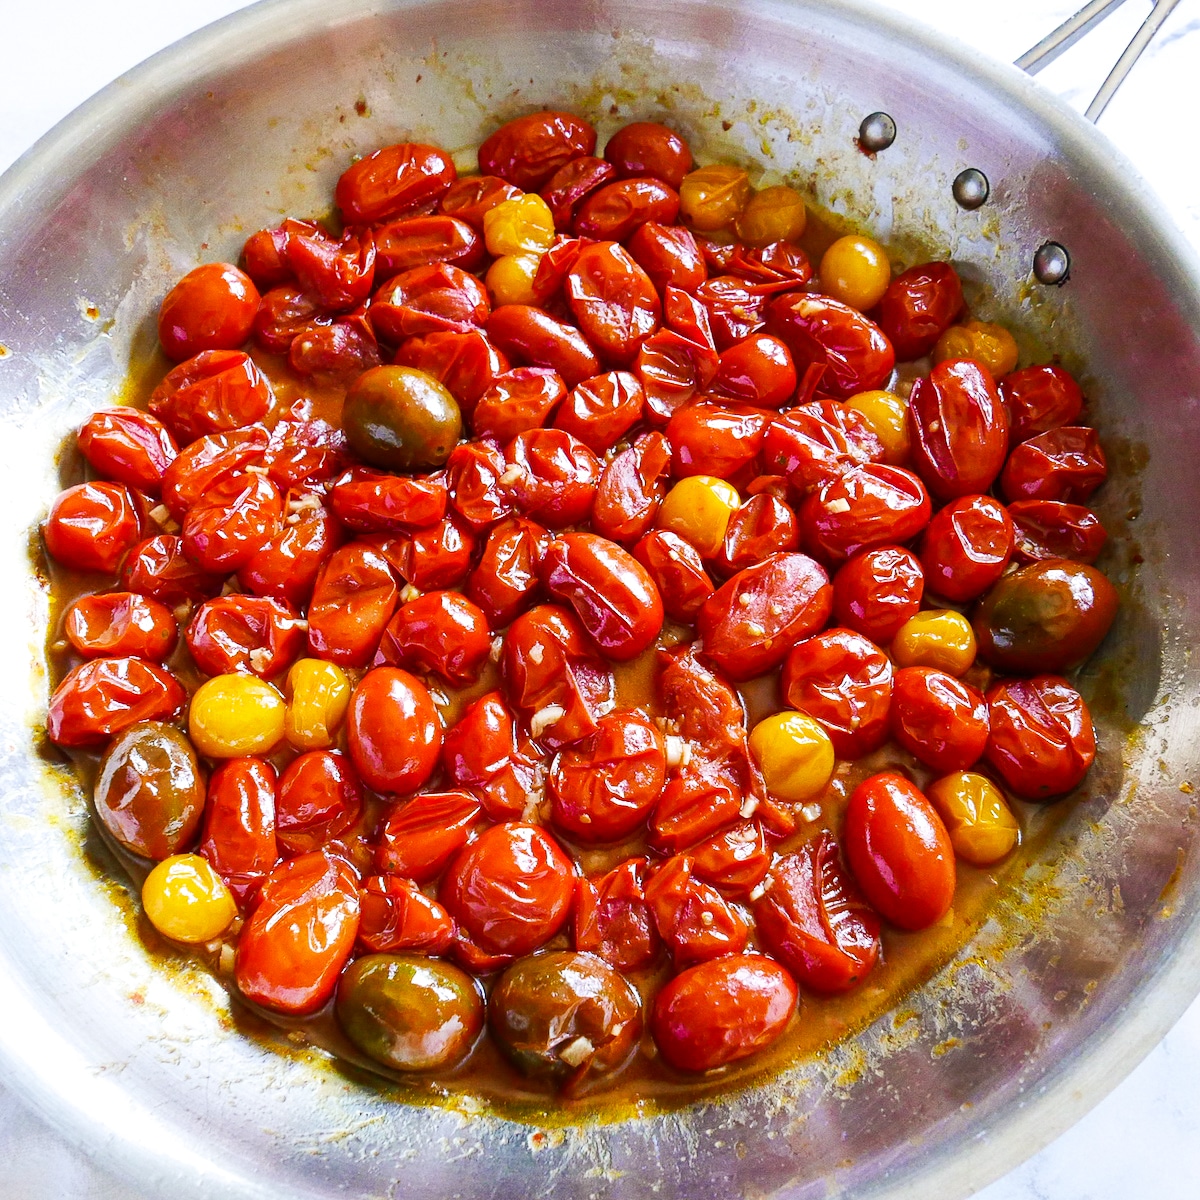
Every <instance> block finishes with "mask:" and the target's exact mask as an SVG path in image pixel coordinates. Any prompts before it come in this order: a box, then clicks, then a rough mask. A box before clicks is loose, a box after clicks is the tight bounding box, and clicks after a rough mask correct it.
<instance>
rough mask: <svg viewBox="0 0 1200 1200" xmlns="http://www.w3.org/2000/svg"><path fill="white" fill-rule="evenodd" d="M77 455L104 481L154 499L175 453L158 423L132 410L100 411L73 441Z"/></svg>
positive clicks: (171, 443)
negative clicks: (134, 490) (76, 446)
mask: <svg viewBox="0 0 1200 1200" xmlns="http://www.w3.org/2000/svg"><path fill="white" fill-rule="evenodd" d="M75 441H76V444H77V445H78V446H79V452H80V453H81V454H82V455H83V457H84V458H86V459H87V460H88V462H89V463H90V464H91V466H92V468H93V469H94V470H95V471H97V472H99V474H100V475H101V476H102V477H103V478H105V479H111V480H112V481H113V482H114V483H123V484H125V485H126V486H127V487H131V488H136V489H137V490H138V491H142V492H146V493H148V494H149V495H152V496H157V495H158V493H159V491H160V490H161V488H162V479H163V473H164V472H165V471H166V469H167V468H168V467H169V466H170V465H171V463H172V461H174V458H175V456H176V455H177V454H178V453H179V448H178V447H177V446H176V445H175V439H174V438H173V437H172V436H171V434H170V431H169V430H168V429H167V427H166V426H165V425H163V424H162V422H161V421H159V420H157V419H156V418H155V417H152V416H151V415H150V414H149V413H144V412H138V410H137V409H136V408H102V409H100V410H99V411H97V412H94V413H92V415H91V416H90V417H89V418H88V419H87V421H85V422H84V424H83V426H82V427H81V428H80V430H79V434H78V436H77V437H76V439H75Z"/></svg>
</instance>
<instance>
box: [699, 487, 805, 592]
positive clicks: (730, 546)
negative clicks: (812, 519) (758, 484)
mask: <svg viewBox="0 0 1200 1200" xmlns="http://www.w3.org/2000/svg"><path fill="white" fill-rule="evenodd" d="M799 545H800V526H799V525H798V524H797V522H796V514H795V513H794V512H792V510H791V509H790V508H788V506H787V505H786V504H784V502H783V501H782V500H780V499H778V498H777V497H775V496H772V495H770V494H768V493H765V492H764V493H762V494H761V495H758V496H751V497H750V499H749V500H747V501H746V503H745V504H743V505H742V507H741V508H739V509H736V510H735V511H734V512H732V513H730V515H729V524H728V525H726V526H725V540H724V542H722V544H721V549H720V551H719V552H718V554H717V565H718V566H719V567H720V568H721V570H722V571H724V572H725V573H726V574H728V575H732V574H734V573H735V572H736V571H741V570H744V569H745V568H746V567H752V566H754V565H755V564H756V563H759V562H762V560H763V559H764V558H767V557H768V556H770V555H772V554H777V553H780V552H786V551H789V550H795V549H796V548H797V547H798V546H799Z"/></svg>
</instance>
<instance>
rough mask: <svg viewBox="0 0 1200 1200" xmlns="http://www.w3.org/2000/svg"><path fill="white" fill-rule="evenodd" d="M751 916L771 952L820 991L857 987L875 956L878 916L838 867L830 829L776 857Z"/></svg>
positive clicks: (877, 945) (876, 951) (837, 856)
mask: <svg viewBox="0 0 1200 1200" xmlns="http://www.w3.org/2000/svg"><path fill="white" fill-rule="evenodd" d="M754 919H755V921H756V923H757V925H758V931H759V934H760V935H761V937H762V938H763V941H764V942H765V944H766V946H767V948H768V949H769V950H770V951H771V953H772V954H773V955H774V956H775V957H776V958H778V959H779V960H780V962H782V963H783V964H784V966H786V967H787V968H788V970H789V971H791V972H792V974H793V975H794V976H795V977H796V979H797V980H798V981H799V982H800V983H802V984H803V985H804V986H805V987H807V988H811V989H812V990H813V991H814V992H819V993H821V994H823V995H836V994H838V993H839V992H848V991H850V990H851V989H852V988H855V987H857V986H858V985H859V984H860V983H861V982H862V980H863V977H864V976H865V975H866V974H868V972H870V970H871V968H872V967H874V965H875V962H876V960H877V959H878V957H879V950H880V940H879V918H878V917H877V916H876V915H875V914H874V913H873V912H872V911H871V910H870V908H869V907H868V906H867V904H866V902H865V901H864V900H863V898H862V896H861V895H860V894H859V891H858V888H857V887H855V885H854V881H853V880H852V879H851V878H850V877H849V876H848V875H847V874H846V872H845V871H844V870H843V868H842V864H841V861H840V857H839V854H838V845H837V842H836V841H835V840H834V838H833V835H832V834H830V833H821V834H818V835H817V837H815V838H814V839H813V840H812V841H811V842H806V843H805V844H804V845H803V846H801V847H800V849H799V850H797V851H796V852H795V853H793V854H786V855H784V856H783V857H781V858H778V859H776V860H775V863H774V865H773V866H772V867H771V871H770V874H769V875H768V876H767V880H766V884H765V885H764V887H763V892H762V897H761V899H759V900H758V901H757V902H756V903H755V905H754Z"/></svg>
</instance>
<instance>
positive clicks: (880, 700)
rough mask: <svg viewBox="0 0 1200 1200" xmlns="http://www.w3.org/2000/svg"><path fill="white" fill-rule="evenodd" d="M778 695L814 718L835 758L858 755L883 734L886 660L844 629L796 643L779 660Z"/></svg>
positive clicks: (888, 682)
mask: <svg viewBox="0 0 1200 1200" xmlns="http://www.w3.org/2000/svg"><path fill="white" fill-rule="evenodd" d="M781 687H782V690H783V696H784V699H785V700H786V701H787V703H788V704H790V705H791V706H792V708H794V709H797V710H798V711H800V712H802V713H807V714H808V716H810V717H813V718H815V719H816V720H818V721H820V722H821V724H822V725H823V726H824V727H825V730H826V732H828V734H829V740H830V741H831V742H832V743H833V750H834V753H835V754H836V755H837V756H838V757H839V758H861V757H862V756H863V755H864V754H869V753H870V752H871V751H872V750H877V749H878V748H879V747H880V746H881V745H883V743H884V741H885V740H886V739H887V733H888V711H889V709H890V708H891V704H892V664H891V662H890V661H889V660H888V657H887V655H886V654H884V652H883V651H882V650H880V649H879V647H878V646H876V645H875V644H874V643H873V642H871V641H870V640H868V639H867V638H865V637H863V635H862V634H860V633H855V632H854V631H853V630H850V629H827V630H826V631H825V632H824V633H818V634H817V635H816V636H815V637H810V638H805V639H804V641H801V642H797V643H796V645H795V646H794V647H793V648H792V650H791V651H790V652H789V654H788V656H787V659H786V660H785V661H784V664H783V678H782V680H781Z"/></svg>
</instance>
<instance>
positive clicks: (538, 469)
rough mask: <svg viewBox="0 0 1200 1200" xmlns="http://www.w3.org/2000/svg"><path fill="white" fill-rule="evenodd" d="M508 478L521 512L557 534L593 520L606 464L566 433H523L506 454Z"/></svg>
mask: <svg viewBox="0 0 1200 1200" xmlns="http://www.w3.org/2000/svg"><path fill="white" fill-rule="evenodd" d="M504 458H505V461H506V462H507V463H508V466H507V467H506V468H505V475H508V474H509V473H510V472H513V473H515V475H516V478H515V480H514V481H513V483H512V485H511V490H512V495H513V499H514V500H515V501H516V505H517V508H518V509H519V510H520V511H521V513H523V514H524V515H525V516H527V517H529V518H530V519H531V520H534V521H540V522H541V523H542V524H543V525H547V526H549V528H551V529H562V528H563V527H564V526H566V525H578V524H581V523H582V522H584V521H586V520H587V519H588V517H589V516H590V515H591V511H592V502H593V501H594V500H595V497H596V485H597V484H598V483H599V482H600V460H599V459H598V458H597V457H596V456H595V455H594V454H593V453H592V452H591V451H590V450H589V449H588V448H587V447H586V446H585V445H584V444H583V443H582V442H581V441H579V439H578V438H573V437H572V436H571V435H570V434H569V433H565V432H563V430H561V429H531V430H530V431H529V432H528V433H519V434H517V436H516V437H515V438H513V440H512V441H511V442H509V443H508V445H507V446H506V447H505V448H504Z"/></svg>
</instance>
